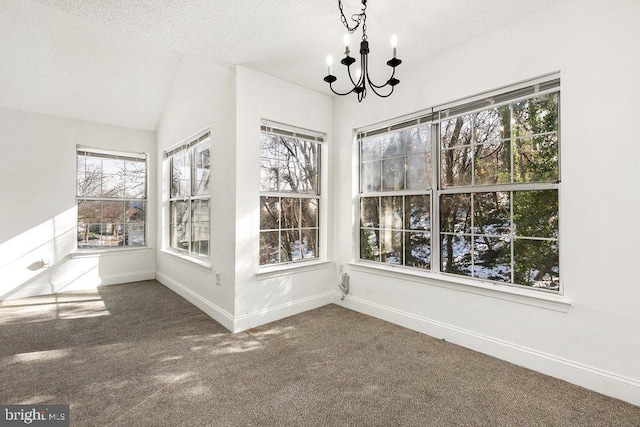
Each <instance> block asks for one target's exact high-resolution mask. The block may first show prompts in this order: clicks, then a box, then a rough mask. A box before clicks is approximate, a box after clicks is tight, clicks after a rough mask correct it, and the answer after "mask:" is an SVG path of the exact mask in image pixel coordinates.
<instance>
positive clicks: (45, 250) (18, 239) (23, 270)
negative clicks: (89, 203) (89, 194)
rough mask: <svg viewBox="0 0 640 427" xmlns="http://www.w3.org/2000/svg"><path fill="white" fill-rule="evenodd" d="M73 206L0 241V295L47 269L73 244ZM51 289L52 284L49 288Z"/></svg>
mask: <svg viewBox="0 0 640 427" xmlns="http://www.w3.org/2000/svg"><path fill="white" fill-rule="evenodd" d="M75 226H76V207H75V206H74V207H72V208H70V209H68V210H66V211H65V212H63V213H61V214H59V215H56V216H55V217H54V218H51V219H49V220H47V221H45V222H43V223H41V224H38V225H37V226H35V227H33V228H31V229H29V230H27V231H25V232H24V233H22V234H20V235H18V236H15V237H13V238H12V239H10V240H7V241H6V242H2V243H1V244H0V260H1V261H0V262H1V263H2V264H0V277H2V278H3V280H2V284H1V285H0V299H5V298H7V297H9V296H11V295H12V294H14V293H16V292H17V291H18V290H20V289H21V288H23V287H26V286H28V285H30V284H32V283H33V282H34V281H36V280H37V279H38V278H39V277H41V276H43V275H45V274H46V273H48V270H49V269H50V268H51V267H52V266H55V265H56V264H58V263H59V262H61V261H62V260H63V259H64V258H65V257H66V256H67V255H68V254H69V253H70V252H71V251H72V250H73V249H74V248H75V242H74V238H75V233H74V230H75ZM51 291H53V288H52V289H51Z"/></svg>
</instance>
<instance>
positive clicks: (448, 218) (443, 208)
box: [440, 194, 471, 233]
mask: <svg viewBox="0 0 640 427" xmlns="http://www.w3.org/2000/svg"><path fill="white" fill-rule="evenodd" d="M440 230H441V231H442V232H446V233H470V232H471V194H446V195H443V196H441V197H440Z"/></svg>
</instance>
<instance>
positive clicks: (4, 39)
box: [0, 0, 560, 129]
mask: <svg viewBox="0 0 640 427" xmlns="http://www.w3.org/2000/svg"><path fill="white" fill-rule="evenodd" d="M559 1H560V0H474V1H469V0H387V1H382V0H378V1H373V0H371V1H369V2H368V10H367V33H368V35H369V41H370V43H371V50H372V52H371V65H372V72H373V75H374V76H380V77H379V78H380V80H383V79H386V77H387V76H386V66H385V65H384V63H385V62H386V60H387V59H388V57H390V55H391V47H390V45H389V38H390V36H391V34H392V33H395V34H397V36H398V39H399V46H398V56H399V57H400V58H401V59H403V61H404V63H403V67H408V66H411V63H414V62H417V61H418V60H420V59H422V58H424V57H426V56H429V55H431V54H433V53H435V52H438V51H441V50H445V49H447V48H449V47H452V46H455V45H456V44H459V43H462V42H464V41H465V40H468V39H470V38H473V37H475V36H477V35H479V34H481V33H484V32H487V31H490V30H491V29H492V28H495V27H498V26H502V25H505V24H507V23H510V22H513V21H515V20H517V19H520V18H522V17H524V16H526V15H528V14H531V13H533V12H535V11H537V10H539V9H541V8H544V7H547V6H550V5H552V4H554V3H558V2H559ZM343 3H344V10H345V13H346V14H347V16H349V15H351V14H353V13H356V12H359V10H360V6H361V5H360V2H359V0H344V2H343ZM344 33H345V29H344V27H343V26H342V24H341V23H340V20H339V12H338V7H337V2H336V1H335V0H233V1H230V0H183V1H177V0H33V1H32V0H0V94H2V95H1V96H0V106H4V107H8V108H16V109H22V110H29V111H36V112H43V113H48V114H56V115H62V116H66V117H74V118H81V119H87V120H93V121H98V122H105V123H112V124H118V125H124V126H130V127H137V128H143V129H155V128H156V126H157V123H158V120H159V118H160V115H161V112H162V108H163V106H164V102H165V100H166V96H167V94H168V92H169V89H170V85H171V80H172V78H173V75H174V73H175V69H176V66H177V63H178V61H179V59H180V57H182V56H183V55H185V54H196V55H199V56H204V57H207V58H209V59H212V60H214V61H215V62H217V63H220V64H223V65H224V64H229V65H233V64H242V65H245V66H247V67H249V68H252V69H255V70H258V71H262V72H265V73H267V74H271V75H274V76H277V77H280V78H282V79H285V80H288V81H291V82H293V83H297V84H300V85H302V86H306V87H309V88H312V89H315V90H319V91H322V92H324V93H330V92H328V90H327V88H326V87H325V86H326V84H325V83H324V82H323V81H322V77H324V75H325V74H326V66H325V64H324V61H325V58H326V55H327V54H332V55H333V56H334V57H335V58H337V59H338V58H339V57H340V56H341V54H342V50H343V48H342V41H341V40H342V35H343V34H344ZM357 38H359V36H358V35H354V36H352V39H353V40H354V41H353V42H352V50H355V47H356V39H357ZM379 70H381V71H379Z"/></svg>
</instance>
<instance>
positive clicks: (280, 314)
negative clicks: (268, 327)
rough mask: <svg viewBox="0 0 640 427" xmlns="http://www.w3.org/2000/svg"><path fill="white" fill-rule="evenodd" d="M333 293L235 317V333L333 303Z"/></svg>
mask: <svg viewBox="0 0 640 427" xmlns="http://www.w3.org/2000/svg"><path fill="white" fill-rule="evenodd" d="M333 299H334V298H333V292H331V291H329V292H325V293H322V294H318V295H313V296H310V297H306V298H301V299H299V300H295V301H289V302H286V303H284V304H279V305H276V306H273V307H269V308H265V309H263V310H259V311H254V312H250V313H246V314H242V315H239V316H236V317H235V327H234V329H233V332H242V331H245V330H247V329H251V328H255V327H257V326H260V325H264V324H267V323H271V322H275V321H276V320H280V319H284V318H285V317H289V316H293V315H296V314H299V313H303V312H305V311H309V310H313V309H315V308H318V307H322V306H325V305H328V304H331V303H332V302H333Z"/></svg>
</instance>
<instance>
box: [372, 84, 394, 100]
mask: <svg viewBox="0 0 640 427" xmlns="http://www.w3.org/2000/svg"><path fill="white" fill-rule="evenodd" d="M387 85H388V83H387V84H384V85H382V86H378V89H381V88H383V87H385V86H387ZM393 89H395V86H391V91H390V92H389V93H388V94H386V95H383V94H381V93H380V92H378V91H377V90H376V88H375V87H374V86H371V90H372V91H373V93H375V94H376V95H378V96H379V97H380V98H387V97H389V96H391V94H392V93H393Z"/></svg>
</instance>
